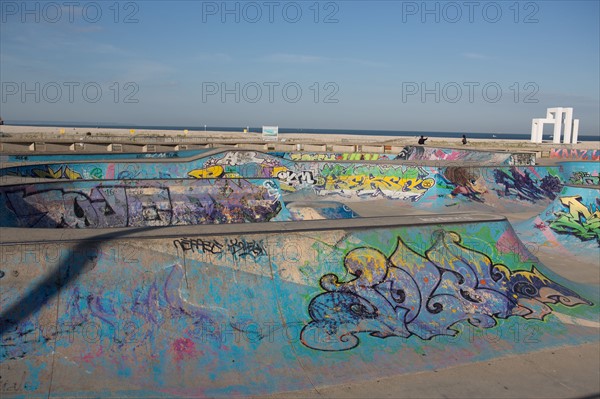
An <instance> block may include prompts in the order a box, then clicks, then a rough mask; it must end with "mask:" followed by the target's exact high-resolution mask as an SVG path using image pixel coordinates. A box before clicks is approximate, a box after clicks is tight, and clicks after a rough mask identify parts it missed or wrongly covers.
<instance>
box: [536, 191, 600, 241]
mask: <svg viewBox="0 0 600 399" xmlns="http://www.w3.org/2000/svg"><path fill="white" fill-rule="evenodd" d="M560 202H561V204H562V205H563V207H564V209H563V210H561V211H558V212H555V213H554V216H555V219H553V220H550V221H549V224H548V226H549V227H550V228H551V229H552V230H554V231H555V232H557V233H560V234H569V235H574V236H576V237H578V238H579V239H581V240H582V241H589V240H594V239H595V240H597V241H598V244H599V245H600V198H596V202H595V203H590V204H585V205H584V204H583V203H582V198H581V196H580V195H575V196H569V197H561V198H560Z"/></svg>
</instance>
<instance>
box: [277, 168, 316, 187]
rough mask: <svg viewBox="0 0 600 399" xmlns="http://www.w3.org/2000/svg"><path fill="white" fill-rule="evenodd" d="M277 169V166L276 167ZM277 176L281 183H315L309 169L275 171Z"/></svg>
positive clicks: (292, 184)
mask: <svg viewBox="0 0 600 399" xmlns="http://www.w3.org/2000/svg"><path fill="white" fill-rule="evenodd" d="M276 171H277V168H276ZM277 178H278V179H279V180H281V181H282V182H283V183H285V184H287V185H290V186H301V185H305V184H315V183H316V182H317V180H316V179H315V178H314V176H313V173H312V172H311V171H309V170H306V171H301V172H293V171H291V170H288V169H285V168H284V170H279V171H277Z"/></svg>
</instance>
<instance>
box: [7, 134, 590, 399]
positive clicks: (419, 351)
mask: <svg viewBox="0 0 600 399" xmlns="http://www.w3.org/2000/svg"><path fill="white" fill-rule="evenodd" d="M555 153H556V152H555ZM355 154H359V155H352V156H350V155H346V156H344V155H343V154H340V153H335V152H303V153H299V152H294V151H283V152H282V151H278V152H275V151H270V152H269V151H258V150H245V149H230V148H215V149H211V150H206V151H205V150H203V151H201V152H198V153H194V152H193V151H189V152H188V153H184V154H179V155H182V156H168V155H165V156H164V157H160V158H158V157H155V158H154V157H153V158H150V157H148V156H143V157H142V156H138V155H139V154H132V155H131V156H128V155H127V154H119V155H118V156H117V157H114V156H112V155H113V154H98V155H95V156H94V157H93V158H92V159H87V160H86V158H85V156H78V155H71V158H70V159H69V157H66V158H65V159H64V161H62V162H56V158H55V157H53V156H52V155H51V154H50V155H48V158H44V155H40V156H39V157H38V158H37V159H36V158H35V156H30V159H27V160H23V159H17V158H10V156H7V157H6V158H5V159H4V160H5V162H6V167H4V168H3V169H2V170H0V175H1V176H2V179H3V182H5V184H3V185H2V186H1V187H0V192H1V199H0V209H1V215H2V219H1V221H0V225H1V226H2V232H3V234H2V245H1V248H2V258H3V262H2V264H3V266H2V267H3V269H2V279H1V280H0V284H1V285H2V339H3V341H2V363H3V372H2V383H3V384H4V385H3V395H7V396H6V397H54V396H56V397H65V396H68V397H90V396H92V397H95V396H102V397H111V396H112V397H305V396H310V397H322V396H325V397H364V396H365V395H366V396H368V395H369V392H376V393H378V395H376V396H386V395H387V397H402V396H403V395H406V397H410V396H413V397H414V396H420V395H419V393H420V394H422V396H426V397H430V396H432V397H441V396H444V395H445V396H450V397H464V396H472V397H476V396H481V395H482V394H484V393H486V392H487V393H489V395H490V396H494V395H496V396H515V395H519V393H520V394H521V395H525V394H526V393H527V392H530V391H528V389H530V390H531V389H533V388H532V387H531V386H528V384H527V383H526V382H523V383H515V382H514V380H515V379H519V378H517V377H518V375H515V374H512V375H511V374H510V373H511V372H513V373H518V372H519V370H523V367H525V369H527V367H526V366H525V365H526V364H529V365H531V364H535V362H539V369H532V370H530V371H531V376H530V377H529V378H530V380H531V381H538V382H539V381H542V382H541V383H543V384H548V388H547V391H544V392H546V393H548V395H550V394H551V393H552V392H553V393H555V394H556V395H557V396H560V397H565V396H569V394H570V396H569V397H586V396H589V395H593V394H597V389H596V388H597V387H596V386H595V385H594V384H595V383H594V381H597V378H596V376H597V375H598V372H597V370H598V367H597V366H598V364H597V358H598V356H597V354H598V328H599V327H600V324H599V321H598V303H599V302H600V298H599V291H598V290H599V284H600V281H599V280H600V277H599V274H598V270H599V265H598V256H599V247H598V245H599V240H600V235H599V234H600V224H599V223H600V210H599V205H600V204H599V187H598V180H597V179H598V164H597V162H596V161H594V160H589V161H588V160H586V159H584V157H581V159H575V160H574V159H568V158H556V159H554V160H553V162H543V161H544V160H540V159H538V160H536V159H535V156H533V155H532V154H527V155H523V154H517V155H514V154H511V153H507V152H495V153H494V151H488V153H485V154H481V152H478V151H467V150H464V149H452V148H439V149H435V148H431V147H429V148H425V149H423V148H417V147H416V146H414V147H412V148H406V149H403V150H402V151H399V152H398V153H393V154H391V153H360V152H356V153H355ZM569 154H570V155H571V154H572V153H569ZM595 154H597V151H596V153H594V152H593V151H592V152H585V156H588V157H589V156H591V157H594V156H597V155H595ZM579 155H581V153H579ZM344 158H345V159H344ZM490 159H491V161H490ZM545 161H547V160H545ZM555 353H557V354H558V355H556V356H555V355H554V354H555ZM547 357H551V359H548V358H547ZM573 358H575V360H573ZM538 359H539V360H538ZM564 359H567V360H568V359H571V362H569V361H567V360H564ZM505 362H508V364H510V365H509V366H506V364H507V363H505ZM481 365H485V367H489V368H490V370H494V375H493V376H487V377H485V378H487V379H488V380H489V381H503V383H502V384H503V386H504V388H502V387H500V388H498V387H495V386H494V384H493V383H492V384H486V383H481V382H480V383H479V384H477V383H474V385H473V386H472V387H471V388H465V387H464V386H461V387H458V386H456V381H465V380H467V379H469V378H470V377H469V376H470V375H476V374H477V373H478V372H481V371H482V366H481ZM497 365H498V366H497ZM503 365H504V366H503ZM557 365H562V366H557ZM544 366H548V367H553V370H555V371H554V372H555V373H556V372H557V371H556V368H557V367H558V374H559V375H558V376H555V377H554V379H552V380H553V381H555V384H554V385H553V384H552V383H550V382H548V380H549V377H548V374H547V372H546V371H544V370H542V369H543V367H544ZM561 367H562V368H561ZM461 373H462V374H461ZM507 373H508V374H507ZM521 373H522V371H521ZM560 376H563V377H564V378H565V382H562V381H561V377H560ZM520 378H521V379H523V380H527V378H524V377H523V376H522V375H521V376H520ZM436 379H438V380H436ZM380 381H382V382H383V381H385V385H383V384H380ZM427 381H438V382H437V383H436V384H428V383H427ZM427 385H431V386H430V387H427ZM557 385H560V386H557ZM498 389H500V390H498ZM537 389H538V388H536V389H534V392H536V391H537ZM373 390H374V391H373ZM534 396H535V395H534Z"/></svg>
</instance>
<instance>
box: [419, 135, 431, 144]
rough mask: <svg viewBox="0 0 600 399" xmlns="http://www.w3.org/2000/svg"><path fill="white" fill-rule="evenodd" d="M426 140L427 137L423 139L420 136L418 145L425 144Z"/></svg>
mask: <svg viewBox="0 0 600 399" xmlns="http://www.w3.org/2000/svg"><path fill="white" fill-rule="evenodd" d="M428 138H429V137H423V136H421V138H420V139H419V144H421V145H423V144H425V142H426V141H427V139H428Z"/></svg>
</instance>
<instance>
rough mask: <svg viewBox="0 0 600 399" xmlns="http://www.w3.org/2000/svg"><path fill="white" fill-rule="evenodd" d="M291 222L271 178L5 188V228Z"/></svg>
mask: <svg viewBox="0 0 600 399" xmlns="http://www.w3.org/2000/svg"><path fill="white" fill-rule="evenodd" d="M281 220H291V215H290V214H289V212H288V211H287V209H286V207H285V203H284V202H283V201H282V199H281V193H280V189H279V183H278V182H277V181H276V180H270V179H217V180H214V179H213V180H211V179H202V180H196V179H188V180H102V181H97V180H86V181H84V180H79V181H67V182H64V181H61V182H53V183H44V184H28V185H14V186H0V226H2V227H37V228H39V227H47V228H56V227H58V228H115V227H143V226H155V227H156V226H181V225H204V224H213V223H216V224H219V223H256V222H266V221H281Z"/></svg>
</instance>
